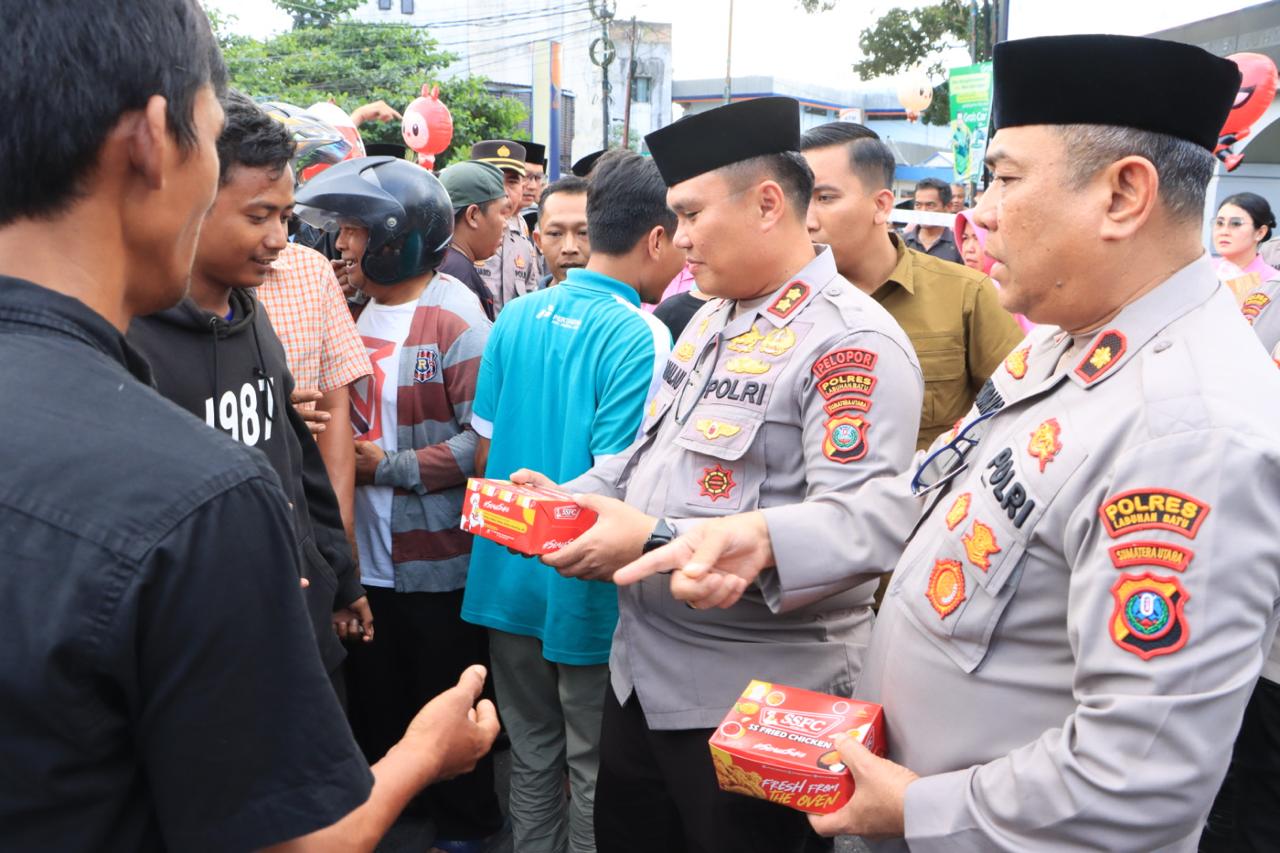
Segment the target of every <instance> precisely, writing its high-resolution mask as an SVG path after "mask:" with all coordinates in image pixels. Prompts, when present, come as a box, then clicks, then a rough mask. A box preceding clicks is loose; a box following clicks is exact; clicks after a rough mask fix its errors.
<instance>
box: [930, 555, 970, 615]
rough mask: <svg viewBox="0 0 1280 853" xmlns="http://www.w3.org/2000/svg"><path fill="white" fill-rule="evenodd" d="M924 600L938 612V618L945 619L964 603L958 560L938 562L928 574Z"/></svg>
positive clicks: (962, 583)
mask: <svg viewBox="0 0 1280 853" xmlns="http://www.w3.org/2000/svg"><path fill="white" fill-rule="evenodd" d="M924 596H925V598H927V599H929V604H930V605H932V606H933V609H934V610H936V611H938V616H939V618H942V619H946V618H947V617H948V616H950V615H951V614H952V613H954V612H955V609H956V608H957V607H959V606H960V603H961V602H963V601H964V597H965V596H964V567H963V566H961V565H960V561H959V560H938V561H937V562H936V563H934V564H933V571H932V572H930V573H929V586H928V588H926V589H925V593H924Z"/></svg>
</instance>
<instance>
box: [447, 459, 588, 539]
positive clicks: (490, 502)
mask: <svg viewBox="0 0 1280 853" xmlns="http://www.w3.org/2000/svg"><path fill="white" fill-rule="evenodd" d="M595 523H596V514H595V512H594V511H592V510H589V509H583V508H582V507H580V506H578V505H577V504H576V503H574V502H573V499H572V498H570V497H569V493H568V492H565V491H561V490H560V489H550V488H541V487H538V486H517V485H516V484H515V483H512V482H510V481H508V480H488V479H485V478H483V477H472V478H470V479H469V480H467V492H466V495H465V496H464V497H463V502H462V524H461V527H462V529H463V530H465V531H467V532H468V533H471V534H473V535H475V536H483V537H484V538H486V539H492V540H493V541H494V542H497V543H498V544H500V545H506V546H507V547H508V548H512V549H514V550H516V551H519V552H520V553H521V554H529V555H533V556H536V555H539V554H549V553H551V552H552V551H558V550H560V549H561V548H563V547H564V546H565V545H568V544H569V543H570V542H572V541H573V540H574V539H577V538H578V537H579V536H581V535H582V534H583V533H584V532H586V530H587V528H589V527H591V525H593V524H595Z"/></svg>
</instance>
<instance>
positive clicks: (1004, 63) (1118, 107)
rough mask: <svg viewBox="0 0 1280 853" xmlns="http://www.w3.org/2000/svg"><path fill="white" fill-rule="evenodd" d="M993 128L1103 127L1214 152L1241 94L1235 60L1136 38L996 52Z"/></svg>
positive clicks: (1046, 40) (1077, 40)
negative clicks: (1143, 133)
mask: <svg viewBox="0 0 1280 853" xmlns="http://www.w3.org/2000/svg"><path fill="white" fill-rule="evenodd" d="M993 60H994V63H995V68H994V74H995V91H994V93H993V100H992V105H991V107H992V116H993V119H992V121H993V126H994V127H995V129H996V130H1000V129H1001V128H1004V127H1020V126H1023V125H1035V124H1054V125H1062V124H1098V125H1112V126H1116V127H1131V128H1134V129H1136V130H1146V131H1152V132H1155V133H1164V134H1168V135H1169V136H1175V137H1177V138H1179V139H1186V140H1188V141H1190V142H1194V143H1196V144H1197V145H1200V146H1202V147H1204V148H1207V149H1209V150H1210V151H1212V150H1213V149H1214V147H1215V146H1216V145H1217V143H1218V135H1219V133H1220V132H1221V130H1222V125H1223V123H1224V122H1225V121H1226V119H1227V113H1228V112H1230V111H1231V106H1232V104H1233V103H1234V102H1235V97H1236V93H1237V92H1238V91H1239V89H1240V69H1239V68H1238V67H1237V66H1236V64H1235V63H1234V62H1232V61H1231V60H1229V59H1222V58H1220V57H1217V56H1214V55H1213V54H1211V53H1209V52H1208V51H1205V50H1202V49H1201V48H1198V47H1194V46H1193V45H1189V44H1182V43H1180V42H1173V41H1163V40H1161V39H1150V38H1136V37H1133V36H1112V35H1075V36H1046V37H1043V38H1029V39H1018V40H1015V41H1006V42H1001V43H1000V44H997V45H996V46H995V51H994V55H993Z"/></svg>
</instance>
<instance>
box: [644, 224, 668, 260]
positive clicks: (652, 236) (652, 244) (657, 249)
mask: <svg viewBox="0 0 1280 853" xmlns="http://www.w3.org/2000/svg"><path fill="white" fill-rule="evenodd" d="M644 248H645V251H646V252H648V254H649V260H651V261H660V260H662V253H663V252H664V251H665V250H666V248H667V229H665V228H663V227H662V226H661V225H655V226H653V228H652V229H651V230H650V231H649V236H648V237H646V238H645V241H644Z"/></svg>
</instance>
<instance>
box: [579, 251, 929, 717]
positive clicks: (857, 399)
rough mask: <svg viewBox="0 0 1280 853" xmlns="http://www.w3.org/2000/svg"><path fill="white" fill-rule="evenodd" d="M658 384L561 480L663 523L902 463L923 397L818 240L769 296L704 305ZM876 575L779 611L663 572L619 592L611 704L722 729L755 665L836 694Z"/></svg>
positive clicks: (877, 317) (737, 508)
mask: <svg viewBox="0 0 1280 853" xmlns="http://www.w3.org/2000/svg"><path fill="white" fill-rule="evenodd" d="M735 308H736V315H735ZM663 380H664V381H663V382H662V383H661V384H660V386H659V388H658V391H657V392H656V393H655V395H654V397H653V399H652V401H651V403H650V405H649V408H648V410H647V415H646V418H645V421H644V422H643V425H642V428H641V434H640V437H639V438H638V439H637V441H636V442H635V443H634V444H633V445H632V446H631V447H630V448H628V449H627V450H626V451H624V452H623V453H621V454H618V455H617V456H614V457H611V458H609V459H606V460H603V461H601V462H599V463H598V464H597V465H596V467H594V468H593V469H592V470H591V471H589V472H587V473H586V474H584V475H583V476H582V477H580V478H578V479H577V480H574V481H573V482H572V483H570V484H568V485H567V487H568V488H570V489H573V490H575V491H584V492H596V493H600V494H605V495H610V496H613V497H622V498H624V499H625V500H626V501H627V503H629V504H631V505H632V506H635V507H637V508H639V509H641V510H643V511H644V512H646V513H649V514H650V515H653V516H659V517H665V518H667V519H669V520H671V521H672V523H673V527H675V528H676V529H677V530H681V529H684V528H685V527H686V526H688V525H690V524H692V523H694V522H691V521H688V520H689V519H699V518H705V517H709V516H720V515H729V514H732V513H738V512H746V511H749V510H754V509H757V508H760V507H768V506H780V505H784V504H792V503H796V502H797V501H800V500H804V499H806V498H816V497H818V496H821V495H825V494H830V493H835V492H844V491H848V490H851V489H854V488H856V487H857V486H858V485H859V484H861V483H863V482H865V481H867V480H869V479H871V478H874V477H884V476H888V475H891V474H894V473H897V472H899V471H901V470H902V469H903V468H904V467H905V466H906V465H907V463H908V462H909V460H910V459H911V455H912V453H913V450H914V447H915V436H916V430H917V428H918V424H919V414H920V409H919V407H920V405H921V400H922V397H923V393H924V386H923V380H922V378H921V375H920V369H919V366H918V364H917V362H916V359H915V355H914V353H913V351H912V349H911V345H910V343H909V341H908V340H907V337H906V335H905V334H904V333H903V332H902V330H901V329H900V328H899V327H898V325H897V324H896V323H895V322H894V321H893V318H892V317H891V316H890V315H889V314H888V312H886V311H885V310H884V309H883V308H882V307H880V305H879V304H877V303H876V302H875V301H874V300H873V299H871V298H870V297H868V296H866V295H865V294H863V293H862V292H861V291H859V290H857V289H856V288H855V287H854V286H853V285H851V284H850V283H849V282H848V281H846V280H845V279H844V278H842V277H840V275H839V274H838V273H837V272H836V269H835V263H834V261H833V259H832V256H831V252H830V250H828V249H827V248H826V247H821V248H820V251H819V253H818V254H817V255H816V257H815V258H814V260H813V261H812V262H811V263H810V264H808V265H807V266H806V267H805V268H804V269H802V270H801V271H800V272H799V273H798V274H797V275H796V276H795V277H794V278H793V279H792V280H791V281H790V282H788V283H787V284H786V285H785V286H783V287H782V288H781V289H779V290H778V291H777V292H775V293H772V294H770V295H768V296H766V297H764V298H762V299H757V300H752V301H750V302H740V303H734V302H732V301H726V300H719V299H716V300H711V301H710V302H709V303H708V304H707V305H705V306H703V307H702V308H701V309H700V310H699V312H698V313H697V314H696V315H695V316H694V317H693V319H692V320H691V321H690V322H689V324H688V326H687V327H686V328H685V330H684V333H683V334H682V335H681V336H680V338H679V340H678V341H677V342H676V346H675V348H674V349H673V351H672V355H671V358H670V360H669V361H668V362H667V364H666V367H665V370H664V372H663ZM682 519H683V521H682ZM827 535H828V536H837V535H839V534H837V532H836V531H834V530H832V531H827ZM877 580H878V578H877V577H876V575H875V574H872V573H869V574H868V575H867V576H866V577H865V578H864V580H863V582H862V583H860V584H858V585H856V586H853V587H851V588H848V589H844V590H841V591H840V592H839V593H837V594H833V595H831V596H830V597H827V598H825V599H824V600H821V601H813V602H807V603H806V604H805V605H804V606H802V607H797V608H794V609H790V610H788V611H787V612H781V613H774V612H771V611H770V609H769V607H768V606H767V605H766V604H765V603H764V601H763V600H762V599H761V596H760V594H759V592H758V591H756V590H748V592H747V594H746V595H745V596H744V597H743V599H742V600H741V601H739V602H738V603H737V604H735V605H734V606H733V607H731V608H728V609H723V610H722V609H714V610H706V611H700V610H693V609H691V608H689V607H686V606H685V605H684V604H683V603H682V602H679V601H676V600H675V599H674V598H672V596H671V593H670V588H669V583H668V578H667V577H666V576H663V575H659V576H656V577H653V578H649V579H647V580H645V581H642V582H641V583H639V584H636V585H634V586H630V587H624V588H621V589H619V593H618V608H619V618H618V627H617V629H616V632H615V634H614V640H613V648H612V654H611V657H610V660H609V666H610V673H611V678H612V683H613V689H614V691H615V693H616V695H617V698H618V701H619V702H626V701H627V699H628V698H629V697H630V696H631V694H632V692H633V691H634V692H635V693H636V695H637V696H638V697H639V700H640V703H641V705H642V707H643V708H644V712H645V718H646V720H647V721H648V723H649V726H650V727H651V728H653V729H700V728H711V727H714V726H717V725H719V723H720V721H721V720H722V719H723V718H724V715H725V714H726V713H727V712H728V710H729V708H730V706H731V705H732V704H733V701H734V699H735V698H737V697H738V696H739V695H741V692H742V690H743V688H744V687H746V685H747V684H748V682H749V681H750V680H751V679H753V678H760V679H765V680H768V681H775V682H780V683H784V684H791V685H794V686H796V687H801V688H807V689H811V690H820V691H824V692H833V693H839V694H842V695H848V693H849V692H850V690H851V689H852V687H853V684H854V683H855V681H856V679H857V675H858V671H859V669H860V666H861V660H862V655H863V652H864V650H865V646H866V643H867V639H868V637H869V635H870V630H871V622H872V612H871V602H872V597H873V594H874V592H875V589H876V585H877Z"/></svg>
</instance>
